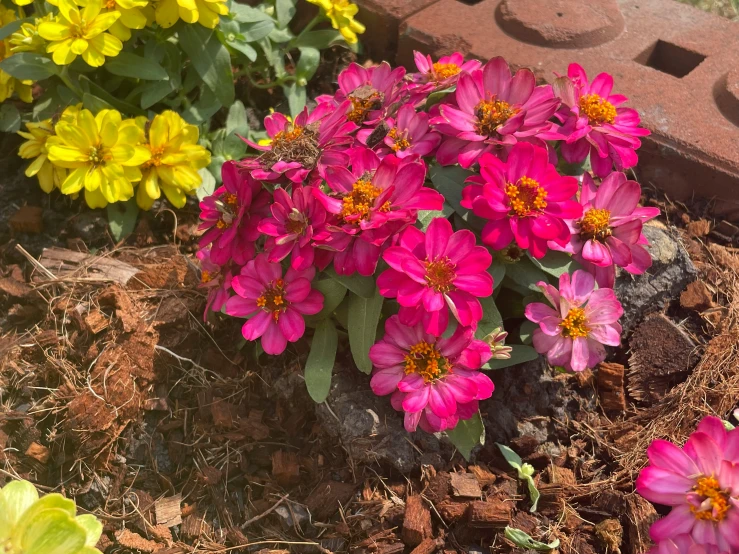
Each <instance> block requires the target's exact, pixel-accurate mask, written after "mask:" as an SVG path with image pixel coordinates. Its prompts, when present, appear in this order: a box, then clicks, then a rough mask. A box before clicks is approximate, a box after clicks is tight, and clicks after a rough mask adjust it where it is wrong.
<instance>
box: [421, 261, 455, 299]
mask: <svg viewBox="0 0 739 554" xmlns="http://www.w3.org/2000/svg"><path fill="white" fill-rule="evenodd" d="M423 265H424V267H425V268H426V275H425V276H424V279H425V280H426V284H427V285H428V286H429V287H431V288H432V289H434V290H435V291H436V292H442V293H445V292H449V291H453V290H455V288H456V287H455V286H454V284H453V283H452V281H454V278H455V277H456V273H455V272H454V269H455V268H456V267H457V266H456V265H455V264H454V263H452V261H451V260H450V259H449V258H446V257H444V258H438V259H436V260H432V261H428V260H426V261H425V262H424V263H423Z"/></svg>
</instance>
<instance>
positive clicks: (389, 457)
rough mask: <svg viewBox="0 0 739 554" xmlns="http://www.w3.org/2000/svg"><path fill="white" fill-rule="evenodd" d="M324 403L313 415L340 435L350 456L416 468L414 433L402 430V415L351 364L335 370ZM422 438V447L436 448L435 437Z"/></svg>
mask: <svg viewBox="0 0 739 554" xmlns="http://www.w3.org/2000/svg"><path fill="white" fill-rule="evenodd" d="M325 404H327V405H328V406H326V405H325ZM325 404H319V405H318V406H317V407H316V414H317V415H318V418H319V420H320V421H321V424H322V425H323V428H324V429H325V430H326V431H327V432H328V433H329V434H331V435H333V436H337V437H340V438H341V440H342V442H343V444H344V446H345V447H346V448H347V449H348V450H349V452H350V454H351V456H352V458H354V459H355V460H358V461H361V462H364V463H368V464H372V463H376V462H381V463H385V464H387V465H390V466H392V467H394V468H395V469H396V470H398V471H400V472H402V473H408V472H410V471H412V470H413V469H415V468H416V467H418V463H419V459H418V457H419V454H418V452H416V450H415V449H414V448H413V446H412V443H413V441H414V434H409V433H408V432H407V431H406V430H405V428H404V427H403V415H402V414H400V413H398V412H396V411H395V410H393V408H392V406H390V399H389V397H378V396H376V395H375V394H374V393H373V392H372V390H371V389H370V387H369V378H368V376H366V375H364V374H362V373H361V372H359V371H357V369H356V368H353V367H344V368H342V369H340V370H338V371H337V372H336V373H335V374H334V376H333V379H332V382H331V392H330V393H329V397H328V399H327V400H326V403H325ZM421 433H422V431H419V432H418V433H417V434H418V435H419V436H420V434H421ZM423 440H424V441H425V442H424V444H423V445H422V448H423V450H426V451H434V450H435V451H438V450H439V444H438V443H439V441H438V440H437V439H436V438H435V437H433V436H430V435H426V436H425V437H423Z"/></svg>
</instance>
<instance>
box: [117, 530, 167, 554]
mask: <svg viewBox="0 0 739 554" xmlns="http://www.w3.org/2000/svg"><path fill="white" fill-rule="evenodd" d="M115 539H116V540H117V541H118V544H120V545H121V546H123V547H125V548H132V549H134V550H140V551H141V552H156V551H158V550H162V549H163V548H164V545H163V544H159V543H156V542H154V541H150V540H148V539H145V538H144V537H142V536H141V535H138V534H136V533H133V532H131V531H129V530H128V529H122V530H120V531H117V532H116V534H115Z"/></svg>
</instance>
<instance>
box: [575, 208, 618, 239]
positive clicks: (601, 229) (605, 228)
mask: <svg viewBox="0 0 739 554" xmlns="http://www.w3.org/2000/svg"><path fill="white" fill-rule="evenodd" d="M610 222H611V212H610V211H609V210H605V209H597V208H591V209H589V210H588V211H587V212H585V215H584V216H583V217H582V219H581V220H580V236H581V237H583V238H584V239H586V240H587V239H597V240H600V241H604V240H605V239H606V238H608V237H610V236H611V233H612V231H611V227H610V226H609V223H610Z"/></svg>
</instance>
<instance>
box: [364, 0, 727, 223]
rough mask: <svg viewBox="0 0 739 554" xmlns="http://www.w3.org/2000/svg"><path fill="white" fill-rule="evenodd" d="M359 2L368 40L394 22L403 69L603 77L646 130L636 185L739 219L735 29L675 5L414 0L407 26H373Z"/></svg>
mask: <svg viewBox="0 0 739 554" xmlns="http://www.w3.org/2000/svg"><path fill="white" fill-rule="evenodd" d="M360 3H361V4H362V5H363V6H365V7H366V9H365V12H366V13H365V15H366V17H365V19H364V21H366V23H367V25H368V32H367V35H371V36H377V35H380V36H383V35H384V36H388V34H390V33H392V31H393V29H394V28H395V25H396V24H397V22H399V21H401V20H402V21H403V22H402V24H400V25H399V32H400V37H399V41H398V49H397V57H396V59H397V61H398V63H402V64H404V65H406V66H407V67H408V68H413V67H414V64H413V50H420V51H422V52H424V53H428V54H431V55H432V56H434V57H436V56H440V55H444V54H448V53H450V52H452V51H455V50H460V51H461V52H462V53H464V54H465V55H467V56H469V57H477V58H480V59H483V60H485V59H489V58H491V57H494V56H503V57H504V58H506V60H508V62H509V63H510V64H511V65H512V66H513V67H514V68H518V67H529V68H531V69H532V70H533V71H534V72H535V74H536V75H537V77H538V78H539V79H541V80H546V81H549V82H551V81H552V80H553V79H554V78H555V75H554V72H557V73H560V74H563V73H566V71H567V65H568V64H569V63H570V62H577V63H579V64H581V65H582V66H583V67H584V68H585V69H586V71H587V72H588V75H589V77H591V78H592V77H594V76H595V75H596V74H597V73H600V72H602V71H606V72H608V73H611V74H612V75H613V76H614V79H615V83H616V85H615V88H614V90H615V91H616V92H617V93H619V94H625V95H626V96H628V97H629V103H628V104H627V105H628V106H630V107H633V108H635V109H637V110H638V111H639V114H640V116H641V117H642V122H643V124H644V126H645V127H647V128H648V129H649V130H650V131H652V135H651V136H649V137H647V138H646V139H644V140H643V146H642V148H641V150H640V151H639V156H640V163H639V166H638V168H637V175H638V176H639V179H640V180H641V181H642V182H643V183H653V184H655V185H657V186H659V187H661V188H662V189H664V190H665V191H667V192H668V193H669V194H670V195H671V196H672V197H673V198H676V199H688V198H690V197H692V196H693V195H694V194H695V195H700V196H704V197H716V198H719V199H721V200H722V201H721V202H717V203H716V209H717V211H718V212H719V213H720V214H721V215H724V216H727V217H729V218H731V219H739V148H737V147H736V145H737V144H739V70H736V69H733V67H734V66H735V61H736V59H737V57H738V56H739V34H738V33H736V23H734V22H732V21H729V20H727V19H722V18H719V17H717V16H714V15H711V14H708V13H705V12H702V11H700V10H698V9H696V8H694V7H692V6H687V5H683V4H680V3H677V2H675V1H674V0H650V1H649V2H645V1H643V0H619V1H616V0H481V1H479V2H474V1H471V0H439V1H437V2H434V3H427V2H418V5H419V8H422V9H417V8H416V6H415V5H414V9H415V13H413V14H412V15H410V16H409V15H406V14H407V11H404V10H398V11H397V12H392V11H391V10H388V9H387V8H384V9H385V11H384V12H382V13H383V14H384V19H383V17H379V16H378V17H379V20H377V21H376V20H375V19H373V18H374V16H375V14H380V13H381V10H380V9H379V8H377V6H376V4H379V3H380V0H364V1H363V2H360ZM411 3H413V4H416V3H415V2H403V4H406V5H407V4H411ZM382 4H383V6H384V5H385V4H386V2H382ZM389 4H395V2H390V3H389ZM429 4H430V5H429ZM422 5H424V6H422ZM370 12H371V13H372V14H373V15H372V16H371V17H370ZM391 18H395V19H393V20H392V22H391V21H390V19H391ZM365 36H366V35H365ZM363 39H364V37H363ZM365 40H366V39H365ZM386 43H387V45H388V48H390V45H392V43H393V40H392V39H391V38H389V37H388V40H387V41H386ZM384 57H385V58H386V59H390V60H392V59H393V57H392V55H386V56H384Z"/></svg>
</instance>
